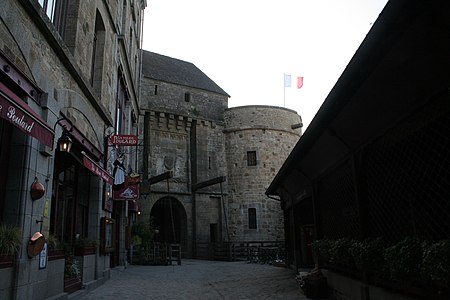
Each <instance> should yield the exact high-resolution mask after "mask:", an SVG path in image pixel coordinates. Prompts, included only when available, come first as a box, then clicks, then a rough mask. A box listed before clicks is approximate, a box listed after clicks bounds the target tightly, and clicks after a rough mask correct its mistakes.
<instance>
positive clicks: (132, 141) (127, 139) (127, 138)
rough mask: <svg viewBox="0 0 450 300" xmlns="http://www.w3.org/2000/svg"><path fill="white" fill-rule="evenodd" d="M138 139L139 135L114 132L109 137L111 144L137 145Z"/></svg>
mask: <svg viewBox="0 0 450 300" xmlns="http://www.w3.org/2000/svg"><path fill="white" fill-rule="evenodd" d="M138 141H139V139H138V137H137V136H136V135H132V134H114V135H113V136H111V137H110V139H109V142H110V143H111V145H118V146H137V144H138Z"/></svg>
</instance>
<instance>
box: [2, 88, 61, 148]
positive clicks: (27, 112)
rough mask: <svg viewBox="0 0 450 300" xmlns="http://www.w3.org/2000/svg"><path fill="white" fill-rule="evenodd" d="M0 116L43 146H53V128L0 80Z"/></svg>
mask: <svg viewBox="0 0 450 300" xmlns="http://www.w3.org/2000/svg"><path fill="white" fill-rule="evenodd" d="M0 117H1V118H3V119H5V120H6V121H8V122H10V123H11V124H13V125H14V126H16V127H17V128H19V129H20V130H22V131H23V132H24V133H26V134H28V135H30V136H32V137H34V138H36V139H38V140H39V141H40V142H41V143H42V144H44V145H45V146H48V147H52V146H53V137H54V132H53V129H52V128H51V127H50V126H49V125H48V124H47V123H46V122H45V121H44V120H43V119H42V118H41V117H39V116H38V115H37V114H36V113H35V112H34V111H33V110H32V109H31V107H29V106H28V105H27V104H26V103H25V102H23V100H22V99H20V98H19V97H17V96H16V94H14V93H13V92H12V91H11V90H10V89H8V88H7V87H6V86H5V85H4V84H2V83H1V82H0Z"/></svg>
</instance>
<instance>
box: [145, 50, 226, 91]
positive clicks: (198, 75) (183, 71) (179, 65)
mask: <svg viewBox="0 0 450 300" xmlns="http://www.w3.org/2000/svg"><path fill="white" fill-rule="evenodd" d="M142 73H143V75H144V76H145V77H148V78H152V79H155V80H159V81H164V82H169V83H173V84H179V85H184V86H188V87H192V88H197V89H201V90H205V91H210V92H214V93H218V94H221V95H224V96H227V97H230V95H228V94H227V93H226V92H225V91H224V90H223V89H222V88H221V87H220V86H218V85H217V84H216V83H215V82H214V81H212V80H211V79H210V78H209V77H208V76H207V75H206V74H205V73H203V72H202V71H201V70H200V69H199V68H197V67H196V66H195V65H194V64H192V63H190V62H187V61H183V60H180V59H176V58H172V57H169V56H165V55H161V54H157V53H154V52H150V51H145V50H144V51H143V58H142Z"/></svg>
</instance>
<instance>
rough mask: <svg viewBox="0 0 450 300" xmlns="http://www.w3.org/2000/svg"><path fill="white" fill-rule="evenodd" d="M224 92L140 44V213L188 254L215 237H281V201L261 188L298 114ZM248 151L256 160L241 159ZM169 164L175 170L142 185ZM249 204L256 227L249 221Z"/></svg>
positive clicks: (291, 140) (296, 133) (289, 140)
mask: <svg viewBox="0 0 450 300" xmlns="http://www.w3.org/2000/svg"><path fill="white" fill-rule="evenodd" d="M228 98H229V95H228V94H227V93H226V92H225V91H223V90H222V89H221V88H220V87H219V86H218V85H217V84H215V83H214V82H213V81H212V80H211V79H209V78H208V77H207V76H206V75H205V74H204V73H203V72H201V71H200V70H199V69H198V68H197V67H195V66H194V65H193V64H191V63H188V62H185V61H181V60H178V59H174V58H170V57H167V56H163V55H159V54H156V53H152V52H147V51H145V52H144V55H143V85H142V92H141V98H140V109H141V113H142V114H143V115H144V117H143V118H141V119H142V122H143V124H142V125H141V126H139V128H140V138H141V139H142V140H144V150H143V156H142V157H143V162H142V163H140V165H141V166H142V167H143V169H142V171H141V172H142V174H144V175H143V178H144V182H143V183H142V184H143V187H144V189H143V190H145V192H144V194H143V196H142V197H141V199H140V210H141V214H140V216H139V219H140V221H143V222H147V221H148V220H149V219H150V218H151V219H152V220H153V222H154V226H155V227H156V228H157V229H158V230H159V231H160V233H159V234H160V240H161V241H165V242H169V243H180V244H181V247H182V252H183V254H184V255H185V256H187V257H207V256H208V255H207V253H208V249H209V248H210V245H211V243H216V242H217V243H220V242H228V241H249V240H265V241H269V240H270V241H275V240H283V216H282V214H281V212H282V211H281V207H280V203H279V202H277V201H276V200H273V199H268V198H266V197H265V196H264V192H265V188H266V187H267V186H268V184H269V183H270V180H271V176H274V175H275V174H276V172H277V171H278V169H279V168H280V167H281V163H282V161H283V160H284V159H285V158H286V157H287V155H288V153H289V151H290V149H291V146H293V145H294V144H295V143H296V141H297V140H298V138H299V137H300V135H301V129H292V126H293V125H298V124H300V122H301V119H300V116H299V115H297V114H296V112H294V111H291V110H288V109H284V108H277V107H269V106H248V107H241V108H231V109H229V108H228ZM294 127H295V126H294ZM248 151H255V152H256V163H257V164H256V166H247V152H248ZM169 171H171V172H173V177H171V178H170V179H167V180H165V181H161V182H158V183H154V184H151V185H150V184H148V185H147V186H146V187H145V185H146V184H145V181H146V179H151V178H156V177H157V176H160V175H161V174H164V173H166V172H169ZM150 182H151V180H150ZM249 209H250V210H252V209H256V214H255V216H256V222H257V228H256V229H254V228H252V229H249V228H248V210H249ZM170 211H172V214H171V213H170Z"/></svg>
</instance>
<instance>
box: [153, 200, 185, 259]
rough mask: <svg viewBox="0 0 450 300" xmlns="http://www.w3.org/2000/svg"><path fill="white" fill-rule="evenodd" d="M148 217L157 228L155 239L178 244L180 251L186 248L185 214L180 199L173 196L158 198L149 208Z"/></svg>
mask: <svg viewBox="0 0 450 300" xmlns="http://www.w3.org/2000/svg"><path fill="white" fill-rule="evenodd" d="M150 218H151V219H152V220H153V226H154V228H155V229H158V230H159V233H158V234H157V235H156V236H155V237H154V239H155V241H157V242H161V243H167V244H180V245H181V249H182V251H186V250H187V249H186V247H187V216H186V210H185V209H184V207H183V205H182V204H181V202H180V201H178V200H177V199H175V198H173V197H164V198H161V199H159V200H158V201H157V202H156V203H155V205H153V207H152V209H151V212H150Z"/></svg>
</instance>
